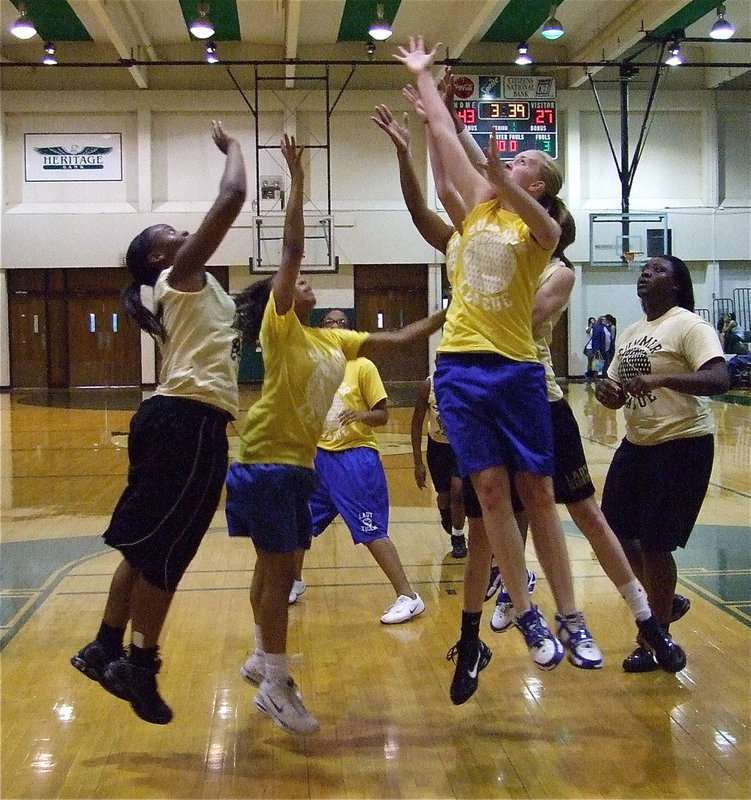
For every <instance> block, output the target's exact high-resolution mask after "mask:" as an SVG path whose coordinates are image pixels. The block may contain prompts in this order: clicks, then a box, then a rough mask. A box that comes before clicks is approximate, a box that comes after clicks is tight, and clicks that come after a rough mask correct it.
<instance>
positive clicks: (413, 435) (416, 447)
mask: <svg viewBox="0 0 751 800" xmlns="http://www.w3.org/2000/svg"><path fill="white" fill-rule="evenodd" d="M429 396H430V378H427V379H426V380H424V381H423V382H422V383H421V384H420V385H419V386H418V387H417V398H416V399H415V408H414V410H413V411H412V424H411V426H410V439H411V441H412V461H413V462H414V468H415V483H416V484H417V487H418V488H419V489H424V488H425V486H426V485H427V474H426V471H425V462H424V461H423V460H422V429H423V425H424V423H425V415H426V414H427V413H428V397H429Z"/></svg>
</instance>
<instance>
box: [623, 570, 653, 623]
mask: <svg viewBox="0 0 751 800" xmlns="http://www.w3.org/2000/svg"><path fill="white" fill-rule="evenodd" d="M618 591H619V592H620V593H621V597H622V598H623V599H624V600H625V601H626V602H627V603H628V607H629V608H630V609H631V613H632V614H633V615H634V618H635V619H636V620H637V621H638V622H644V620H645V619H649V618H650V617H651V616H652V609H651V608H650V607H649V601H648V600H647V593H646V592H645V591H644V587H643V586H642V585H641V583H640V582H639V580H638V578H634V579H633V580H632V581H629V582H628V583H625V584H624V585H623V586H619V587H618Z"/></svg>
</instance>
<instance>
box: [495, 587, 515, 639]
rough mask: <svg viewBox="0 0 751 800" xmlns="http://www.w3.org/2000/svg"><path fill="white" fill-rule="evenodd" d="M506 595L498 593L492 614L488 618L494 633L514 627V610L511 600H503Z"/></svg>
mask: <svg viewBox="0 0 751 800" xmlns="http://www.w3.org/2000/svg"><path fill="white" fill-rule="evenodd" d="M504 596H505V597H508V595H504V594H499V595H498V600H496V603H495V608H494V609H493V616H492V617H491V618H490V628H491V630H494V631H495V632H496V633H502V632H503V631H507V630H509V629H511V628H513V627H514V623H515V622H516V612H515V611H514V604H513V603H512V602H511V600H510V599H509V600H503V599H502V598H503V597H504Z"/></svg>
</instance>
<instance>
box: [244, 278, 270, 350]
mask: <svg viewBox="0 0 751 800" xmlns="http://www.w3.org/2000/svg"><path fill="white" fill-rule="evenodd" d="M271 281H272V278H266V279H264V280H262V281H256V282H255V283H252V284H251V285H250V286H247V287H246V288H245V289H243V290H242V292H240V294H238V295H236V296H235V308H236V309H237V315H236V321H235V325H236V327H238V328H239V329H240V330H241V331H242V335H243V341H244V342H247V343H248V344H250V345H255V344H256V343H257V342H258V337H259V335H260V333H261V322H262V321H263V313H264V311H265V310H266V306H267V305H268V302H269V297H270V296H271Z"/></svg>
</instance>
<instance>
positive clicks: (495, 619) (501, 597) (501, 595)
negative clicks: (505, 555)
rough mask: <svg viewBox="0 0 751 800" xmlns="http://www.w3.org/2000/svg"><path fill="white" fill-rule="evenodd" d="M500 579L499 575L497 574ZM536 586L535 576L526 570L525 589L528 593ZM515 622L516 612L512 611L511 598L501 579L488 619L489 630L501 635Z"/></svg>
mask: <svg viewBox="0 0 751 800" xmlns="http://www.w3.org/2000/svg"><path fill="white" fill-rule="evenodd" d="M499 577H500V573H499ZM536 584H537V576H536V575H535V573H534V572H532V570H529V569H528V570H527V589H528V590H529V593H530V594H532V592H533V591H534V590H535V585H536ZM515 622H516V612H515V611H514V604H513V603H512V602H511V596H510V595H509V593H508V592H507V591H506V586H505V584H504V583H503V580H502V579H501V582H500V586H499V589H498V597H497V598H496V601H495V608H494V609H493V616H492V617H491V618H490V628H491V630H493V631H495V632H496V633H503V631H507V630H509V628H512V627H513V625H514V623H515Z"/></svg>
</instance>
